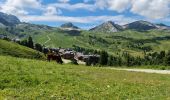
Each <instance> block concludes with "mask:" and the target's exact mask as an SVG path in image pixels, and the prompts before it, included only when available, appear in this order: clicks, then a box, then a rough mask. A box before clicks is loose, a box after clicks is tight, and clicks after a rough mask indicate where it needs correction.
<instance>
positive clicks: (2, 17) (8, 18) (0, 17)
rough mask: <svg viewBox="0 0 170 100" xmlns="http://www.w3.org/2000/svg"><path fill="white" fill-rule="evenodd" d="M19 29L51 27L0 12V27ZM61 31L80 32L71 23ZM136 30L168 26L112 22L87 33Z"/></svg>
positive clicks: (62, 27)
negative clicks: (26, 21) (25, 21)
mask: <svg viewBox="0 0 170 100" xmlns="http://www.w3.org/2000/svg"><path fill="white" fill-rule="evenodd" d="M14 26H15V27H21V28H28V29H34V28H35V30H37V29H45V30H47V29H50V28H52V27H50V26H47V25H35V24H30V23H24V22H21V21H20V20H19V19H18V18H17V17H16V16H14V15H9V14H5V13H2V12H0V27H1V28H2V27H14ZM60 28H61V29H64V30H80V28H79V27H77V26H75V25H73V24H72V23H71V22H69V23H65V24H63V25H61V26H60ZM129 29H130V30H136V31H147V30H152V29H158V30H170V26H167V25H165V24H154V23H151V22H147V21H143V20H140V21H135V22H132V23H129V24H126V25H118V24H115V23H114V22H112V21H107V22H104V23H102V24H101V25H98V26H96V27H94V28H91V29H89V31H99V32H109V33H110V32H119V31H123V30H129Z"/></svg>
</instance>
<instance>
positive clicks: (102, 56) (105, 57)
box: [99, 51, 108, 65]
mask: <svg viewBox="0 0 170 100" xmlns="http://www.w3.org/2000/svg"><path fill="white" fill-rule="evenodd" d="M99 63H100V65H107V63H108V53H107V52H106V51H102V52H101V54H100V61H99Z"/></svg>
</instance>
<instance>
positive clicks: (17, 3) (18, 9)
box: [0, 0, 41, 16]
mask: <svg viewBox="0 0 170 100" xmlns="http://www.w3.org/2000/svg"><path fill="white" fill-rule="evenodd" d="M0 6H1V9H0V11H1V12H5V13H8V14H13V15H18V16H22V15H26V14H28V13H29V12H28V11H27V10H26V9H27V8H29V9H40V8H41V3H40V1H38V0H6V1H4V3H1V5H0Z"/></svg>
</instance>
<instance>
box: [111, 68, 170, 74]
mask: <svg viewBox="0 0 170 100" xmlns="http://www.w3.org/2000/svg"><path fill="white" fill-rule="evenodd" d="M111 69H114V70H125V71H130V72H144V73H157V74H170V70H154V69H127V68H122V69H121V68H111Z"/></svg>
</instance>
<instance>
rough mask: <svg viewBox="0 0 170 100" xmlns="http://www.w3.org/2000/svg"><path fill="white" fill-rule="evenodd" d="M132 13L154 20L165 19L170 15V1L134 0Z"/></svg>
mask: <svg viewBox="0 0 170 100" xmlns="http://www.w3.org/2000/svg"><path fill="white" fill-rule="evenodd" d="M131 12H133V13H136V14H139V15H142V16H145V17H148V18H152V19H159V18H164V17H167V16H168V15H169V14H170V0H134V1H133V2H132V8H131Z"/></svg>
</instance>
